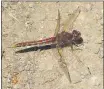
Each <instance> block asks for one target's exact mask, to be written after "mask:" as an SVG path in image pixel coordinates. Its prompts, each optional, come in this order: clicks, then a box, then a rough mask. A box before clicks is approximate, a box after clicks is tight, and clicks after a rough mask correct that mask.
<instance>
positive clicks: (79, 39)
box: [73, 37, 83, 44]
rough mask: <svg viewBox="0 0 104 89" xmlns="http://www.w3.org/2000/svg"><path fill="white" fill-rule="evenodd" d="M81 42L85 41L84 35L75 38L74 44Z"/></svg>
mask: <svg viewBox="0 0 104 89" xmlns="http://www.w3.org/2000/svg"><path fill="white" fill-rule="evenodd" d="M81 43H83V38H82V37H78V38H74V39H73V44H81Z"/></svg>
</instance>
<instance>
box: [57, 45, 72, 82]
mask: <svg viewBox="0 0 104 89" xmlns="http://www.w3.org/2000/svg"><path fill="white" fill-rule="evenodd" d="M57 51H58V54H59V55H60V59H59V61H58V62H59V66H60V68H61V69H62V70H63V72H64V73H65V75H66V77H67V79H68V80H69V82H70V83H71V77H70V73H69V70H68V67H67V64H66V62H65V59H64V58H63V56H62V48H60V47H57Z"/></svg>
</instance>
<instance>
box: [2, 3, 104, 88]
mask: <svg viewBox="0 0 104 89" xmlns="http://www.w3.org/2000/svg"><path fill="white" fill-rule="evenodd" d="M78 6H79V7H80V8H81V13H80V15H79V16H78V18H77V20H76V21H75V23H74V27H73V29H77V30H79V31H80V32H81V34H82V37H83V39H84V46H79V47H78V48H79V49H81V50H77V49H78V48H77V47H74V52H71V50H70V47H67V48H64V50H63V56H64V58H65V61H66V63H67V66H68V68H69V71H70V75H71V79H72V83H69V81H68V80H67V78H66V76H65V74H64V73H63V71H62V70H61V68H60V67H59V65H58V58H59V57H58V54H57V53H56V50H55V49H50V50H43V51H36V52H35V51H33V52H29V53H22V54H15V51H16V50H19V49H22V48H10V47H11V46H12V45H13V44H15V43H18V42H23V41H32V40H39V39H43V38H47V37H50V36H53V34H54V31H55V27H56V19H57V11H58V9H59V10H60V13H61V21H64V20H65V19H67V16H68V14H70V13H72V12H73V11H74V10H75V9H76V8H77V7H78ZM102 39H103V3H102V2H3V3H2V89H103V83H102V81H103V79H102V78H103V72H102V71H103V67H102V65H103V58H102V57H103V54H102V50H103V48H102ZM79 60H80V61H79ZM87 67H88V68H89V70H88V69H87Z"/></svg>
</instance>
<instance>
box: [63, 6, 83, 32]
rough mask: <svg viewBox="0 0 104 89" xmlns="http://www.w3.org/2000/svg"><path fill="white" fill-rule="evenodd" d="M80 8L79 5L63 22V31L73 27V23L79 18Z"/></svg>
mask: <svg viewBox="0 0 104 89" xmlns="http://www.w3.org/2000/svg"><path fill="white" fill-rule="evenodd" d="M80 11H81V10H80V8H79V7H78V8H77V9H76V10H75V11H74V12H73V13H72V14H70V15H69V16H68V18H67V19H66V20H65V21H64V22H63V23H62V26H63V29H62V30H63V31H69V30H71V29H72V28H73V23H74V22H75V20H76V19H77V17H78V15H79V14H80Z"/></svg>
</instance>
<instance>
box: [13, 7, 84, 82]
mask: <svg viewBox="0 0 104 89" xmlns="http://www.w3.org/2000/svg"><path fill="white" fill-rule="evenodd" d="M80 12H81V10H80V8H79V7H78V8H77V9H76V10H75V11H73V13H72V14H70V15H69V16H68V19H66V20H65V21H64V22H63V23H62V24H60V19H61V16H60V11H59V10H58V17H57V24H56V28H55V33H54V36H53V37H49V38H46V39H43V40H37V41H26V42H20V43H17V44H15V45H13V47H14V48H16V47H26V46H34V47H33V48H35V49H36V50H37V49H39V48H40V49H44V47H47V49H49V48H56V49H57V52H58V54H59V56H60V58H59V60H58V62H59V66H60V67H61V68H62V70H63V72H64V73H65V75H66V77H67V79H68V80H69V82H70V83H71V82H72V80H71V77H70V72H69V70H68V66H67V64H66V62H65V59H64V58H63V56H62V50H63V48H64V47H66V46H70V47H71V49H72V51H73V45H75V46H78V45H79V44H82V43H83V38H82V37H81V32H80V31H77V30H73V31H72V32H70V30H72V29H73V24H74V22H75V20H76V19H77V17H78V15H79V14H80ZM61 27H62V29H61ZM60 31H61V32H60ZM42 44H45V46H41V45H42ZM25 51H26V49H25V50H19V51H17V52H16V53H23V52H25Z"/></svg>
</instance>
